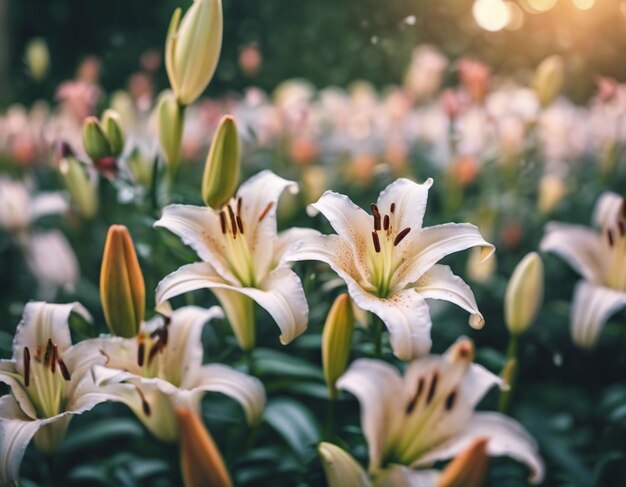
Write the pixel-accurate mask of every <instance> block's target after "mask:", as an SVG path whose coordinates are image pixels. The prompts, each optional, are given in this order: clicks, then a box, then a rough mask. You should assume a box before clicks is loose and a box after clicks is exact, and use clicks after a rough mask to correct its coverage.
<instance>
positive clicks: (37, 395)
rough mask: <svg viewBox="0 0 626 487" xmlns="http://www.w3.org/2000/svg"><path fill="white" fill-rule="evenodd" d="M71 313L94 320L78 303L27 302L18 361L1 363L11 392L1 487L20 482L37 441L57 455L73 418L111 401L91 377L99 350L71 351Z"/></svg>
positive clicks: (83, 346) (0, 373) (0, 452)
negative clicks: (29, 450)
mask: <svg viewBox="0 0 626 487" xmlns="http://www.w3.org/2000/svg"><path fill="white" fill-rule="evenodd" d="M72 312H75V313H77V314H79V315H81V316H82V317H83V318H85V319H90V316H89V314H88V313H87V310H85V308H83V307H82V306H81V305H80V304H78V303H72V304H48V303H43V302H31V303H28V304H27V305H26V308H25V309H24V317H23V319H22V322H21V323H20V325H19V326H18V328H17V331H16V333H15V338H14V340H13V358H12V359H11V360H0V382H3V383H5V384H7V385H8V386H9V387H10V388H11V394H8V395H5V396H2V397H1V398H0V484H3V483H4V482H9V481H11V480H17V478H18V475H19V467H20V463H21V462H22V457H23V456H24V451H25V450H26V447H27V446H28V443H29V442H30V440H31V439H32V438H33V436H34V437H35V443H36V444H37V446H38V447H39V448H40V449H41V450H43V451H45V452H47V453H52V452H54V451H55V450H56V448H57V447H58V446H59V444H60V442H61V441H62V439H63V437H64V436H65V431H66V429H67V427H68V425H69V422H70V419H71V415H74V414H81V413H83V412H85V411H88V410H90V409H92V408H93V407H94V406H95V405H96V404H98V403H100V402H103V401H106V400H107V399H108V398H107V396H106V395H105V394H100V393H99V392H98V389H97V388H96V386H95V384H94V383H93V381H92V378H91V374H89V373H88V372H89V368H90V366H91V365H92V364H93V363H94V362H95V361H96V360H98V359H99V358H100V355H99V354H98V352H97V349H94V348H93V347H92V344H90V343H88V342H81V343H79V344H77V345H74V346H72V342H71V338H70V330H69V327H68V319H69V317H70V314H71V313H72Z"/></svg>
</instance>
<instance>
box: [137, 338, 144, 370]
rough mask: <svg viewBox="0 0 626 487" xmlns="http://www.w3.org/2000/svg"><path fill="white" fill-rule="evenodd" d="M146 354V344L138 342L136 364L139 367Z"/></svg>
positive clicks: (141, 365)
mask: <svg viewBox="0 0 626 487" xmlns="http://www.w3.org/2000/svg"><path fill="white" fill-rule="evenodd" d="M145 356H146V345H145V343H144V342H143V341H141V342H139V346H138V347H137V365H139V367H143V361H144V359H145Z"/></svg>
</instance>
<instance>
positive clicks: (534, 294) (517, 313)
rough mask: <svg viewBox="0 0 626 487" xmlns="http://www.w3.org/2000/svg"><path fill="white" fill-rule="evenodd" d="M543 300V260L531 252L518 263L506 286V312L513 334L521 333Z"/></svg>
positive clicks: (526, 327) (508, 324)
mask: <svg viewBox="0 0 626 487" xmlns="http://www.w3.org/2000/svg"><path fill="white" fill-rule="evenodd" d="M542 301H543V262H542V261H541V257H539V254H537V253H536V252H531V253H530V254H528V255H527V256H526V257H524V258H523V259H522V261H521V262H520V263H519V264H517V267H516V268H515V270H514V271H513V275H512V276H511V279H510V280H509V284H508V286H507V288H506V296H505V300H504V314H505V321H506V326H507V327H508V328H509V331H510V332H511V334H513V335H521V334H522V333H524V332H525V331H526V330H527V329H528V327H529V326H530V324H531V323H532V322H533V320H534V319H535V317H536V315H537V312H538V311H539V308H540V307H541V303H542Z"/></svg>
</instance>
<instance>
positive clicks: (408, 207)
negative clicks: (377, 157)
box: [378, 178, 433, 232]
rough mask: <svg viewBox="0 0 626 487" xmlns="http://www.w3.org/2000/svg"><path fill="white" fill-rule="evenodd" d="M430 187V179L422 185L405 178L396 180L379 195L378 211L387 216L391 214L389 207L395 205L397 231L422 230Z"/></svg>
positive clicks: (431, 182)
mask: <svg viewBox="0 0 626 487" xmlns="http://www.w3.org/2000/svg"><path fill="white" fill-rule="evenodd" d="M432 185H433V180H432V179H431V178H428V179H427V180H426V181H424V182H423V183H422V184H418V183H415V182H413V181H411V180H409V179H406V178H400V179H396V180H395V181H394V182H393V183H391V184H390V185H389V186H387V187H386V188H385V189H384V190H383V191H382V192H381V193H380V196H379V197H378V209H379V210H380V211H381V212H382V213H383V214H388V213H390V212H391V205H392V204H395V206H394V210H395V211H394V212H393V218H394V222H393V225H394V227H395V228H396V229H397V230H398V231H400V230H402V229H404V228H407V227H409V228H411V229H412V231H414V232H415V231H417V230H419V229H420V228H422V222H423V220H424V213H425V212H426V202H427V200H428V190H429V189H430V187H431V186H432Z"/></svg>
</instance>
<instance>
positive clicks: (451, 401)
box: [446, 391, 456, 411]
mask: <svg viewBox="0 0 626 487" xmlns="http://www.w3.org/2000/svg"><path fill="white" fill-rule="evenodd" d="M455 402H456V391H452V392H451V393H450V394H448V397H446V411H450V410H451V409H452V408H453V407H454V403H455Z"/></svg>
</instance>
